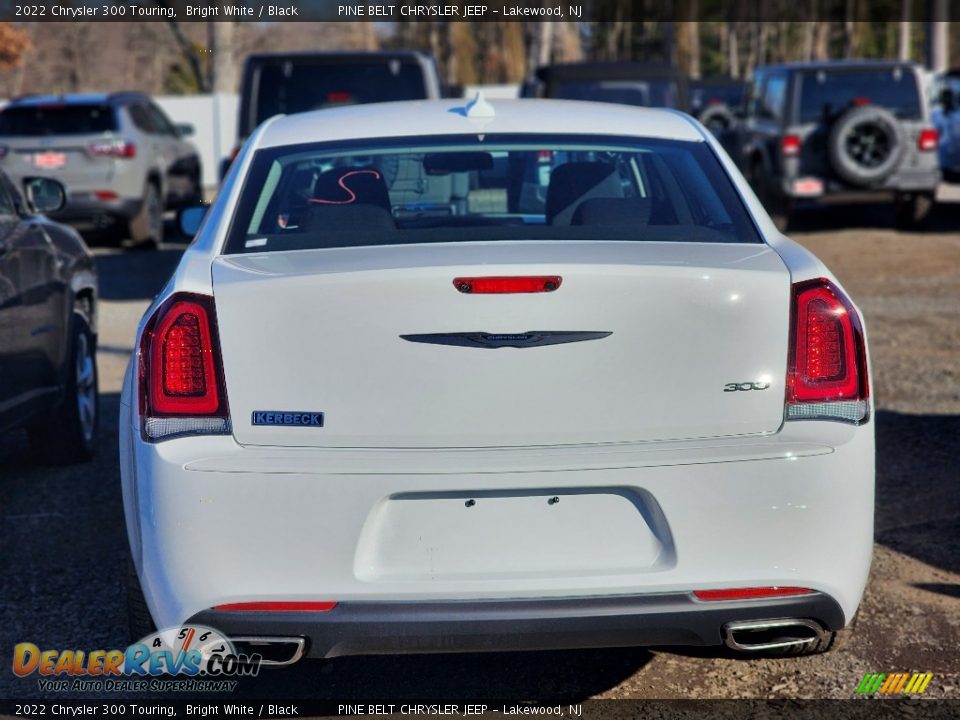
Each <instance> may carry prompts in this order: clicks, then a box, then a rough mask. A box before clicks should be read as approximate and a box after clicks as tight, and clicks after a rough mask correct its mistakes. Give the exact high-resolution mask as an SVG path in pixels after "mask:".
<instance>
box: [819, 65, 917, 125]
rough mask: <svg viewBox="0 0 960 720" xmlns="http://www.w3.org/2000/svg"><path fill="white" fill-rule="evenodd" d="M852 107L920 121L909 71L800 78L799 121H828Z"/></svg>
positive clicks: (846, 72)
mask: <svg viewBox="0 0 960 720" xmlns="http://www.w3.org/2000/svg"><path fill="white" fill-rule="evenodd" d="M854 105H877V106H879V107H882V108H885V109H887V110H889V111H891V112H892V113H893V114H894V115H896V116H897V117H898V118H901V119H903V120H920V119H921V117H922V116H921V107H920V90H919V88H918V87H917V79H916V76H915V74H914V73H913V72H911V71H910V70H909V69H906V68H901V67H892V68H878V69H869V70H842V71H837V70H830V71H826V70H817V71H807V72H804V73H802V74H801V75H800V121H801V122H817V121H819V120H821V119H831V118H833V117H836V116H837V115H839V114H840V113H842V112H844V111H845V110H847V109H848V108H850V107H852V106H854Z"/></svg>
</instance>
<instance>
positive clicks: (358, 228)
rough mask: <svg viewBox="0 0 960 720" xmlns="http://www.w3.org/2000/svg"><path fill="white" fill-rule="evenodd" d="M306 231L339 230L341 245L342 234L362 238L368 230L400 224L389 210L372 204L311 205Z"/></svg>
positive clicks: (387, 228)
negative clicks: (394, 219)
mask: <svg viewBox="0 0 960 720" xmlns="http://www.w3.org/2000/svg"><path fill="white" fill-rule="evenodd" d="M301 227H302V229H303V230H304V231H305V232H315V233H331V234H332V233H338V234H341V237H339V238H337V245H338V246H339V245H344V244H348V243H344V242H343V237H342V234H349V235H352V236H355V237H356V238H357V239H358V240H362V239H363V237H364V236H365V235H366V234H367V233H371V232H383V231H388V230H391V231H392V230H396V229H397V225H396V223H395V222H394V221H393V216H392V215H391V214H390V211H389V210H385V209H384V208H382V207H380V206H379V205H371V204H370V203H351V204H349V205H315V204H311V205H310V207H309V208H308V209H307V212H306V215H305V217H304V219H303V223H302V225H301Z"/></svg>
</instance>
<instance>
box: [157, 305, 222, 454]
mask: <svg viewBox="0 0 960 720" xmlns="http://www.w3.org/2000/svg"><path fill="white" fill-rule="evenodd" d="M139 361H140V367H139V377H140V415H141V418H142V428H143V435H144V437H145V438H146V439H147V440H160V439H163V438H167V437H172V436H176V435H209V434H225V433H229V432H230V413H229V411H228V408H227V395H226V391H225V389H224V383H223V370H222V364H221V361H220V345H219V341H218V339H217V321H216V312H215V309H214V304H213V298H212V297H209V296H206V295H193V294H190V293H178V294H176V295H173V296H171V297H170V298H169V299H168V300H167V301H166V302H164V303H163V304H162V305H161V306H160V307H159V308H158V310H157V311H156V313H154V315H153V317H152V318H151V319H150V320H149V322H148V323H147V326H146V328H145V329H144V332H143V338H142V340H141V343H140V355H139Z"/></svg>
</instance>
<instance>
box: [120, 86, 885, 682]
mask: <svg viewBox="0 0 960 720" xmlns="http://www.w3.org/2000/svg"><path fill="white" fill-rule="evenodd" d="M456 104H457V103H456V102H455V101H446V102H444V101H424V102H416V103H394V104H384V105H365V106H357V107H344V108H338V109H331V110H323V111H320V112H311V113H304V114H299V115H294V116H289V117H276V118H273V119H271V120H269V121H268V122H266V123H264V124H263V125H262V126H261V127H260V128H259V129H258V130H257V131H256V132H255V133H254V134H253V135H252V136H251V138H250V139H249V141H248V142H247V143H246V146H245V147H244V149H243V150H242V152H241V153H240V155H239V156H238V158H237V160H236V162H235V163H234V166H233V169H232V170H231V172H230V175H229V177H228V178H227V179H226V181H225V184H224V185H223V188H222V190H221V192H220V195H219V197H218V198H217V200H216V201H215V202H214V203H213V206H212V207H211V208H210V210H209V212H208V213H207V215H206V217H205V219H204V221H203V224H202V226H201V227H200V228H199V230H198V231H197V235H196V239H195V240H194V242H193V244H192V245H191V246H190V247H189V248H188V249H187V251H186V252H185V253H184V256H183V259H182V261H181V262H180V265H179V267H178V268H177V270H176V272H175V273H174V275H173V276H172V278H171V279H170V281H169V283H168V284H167V286H166V288H165V289H164V290H163V291H162V292H161V293H160V295H159V296H158V297H157V299H156V300H155V302H154V303H153V305H152V306H151V307H150V309H149V310H148V311H147V313H146V315H145V317H144V319H143V321H142V323H141V325H140V328H139V331H138V337H137V345H136V348H137V349H136V353H135V355H134V358H133V362H132V363H131V364H130V369H129V370H128V372H127V376H126V379H125V382H124V389H123V397H122V403H121V423H120V427H121V435H120V452H121V457H122V475H123V497H124V509H125V514H126V524H127V531H128V535H129V540H130V546H131V550H132V558H133V562H132V572H131V592H130V597H131V600H130V602H131V608H130V609H131V615H132V617H133V618H134V621H135V622H134V624H135V625H137V628H136V630H137V632H146V631H147V630H148V629H149V628H148V625H149V623H150V622H151V621H152V622H153V623H154V624H155V625H157V626H159V627H162V628H166V627H171V626H179V625H180V624H183V623H187V622H189V623H194V624H198V625H203V626H208V627H213V628H217V629H218V630H219V631H222V632H223V634H224V635H226V636H228V637H233V638H234V639H242V640H239V641H238V642H249V643H254V642H259V643H262V644H261V645H260V647H261V648H267V649H268V650H269V652H270V653H272V657H273V658H274V660H275V662H278V663H288V662H292V661H293V660H295V659H298V658H299V657H301V656H309V657H333V656H338V655H350V654H366V653H370V654H375V653H404V652H431V651H441V652H442V651H467V650H471V651H472V650H516V649H544V648H561V647H562V648H566V647H570V648H573V647H605V646H630V645H668V644H681V645H721V644H724V643H725V644H726V645H727V646H729V647H731V648H734V649H736V650H743V651H751V650H753V651H757V650H762V651H768V652H769V651H772V652H781V653H791V654H807V653H813V652H820V651H823V650H825V649H826V648H828V647H829V646H830V644H831V642H832V640H833V638H834V636H835V634H836V632H837V631H839V630H840V629H841V628H843V627H844V626H845V625H847V624H848V623H850V621H851V619H852V618H853V616H854V613H855V612H856V610H857V606H858V604H859V602H860V598H861V595H862V593H863V590H864V586H865V583H866V580H867V574H868V570H869V566H870V558H871V550H872V535H873V532H872V531H873V495H874V430H873V423H872V422H871V415H872V409H873V408H872V404H871V400H870V393H869V386H868V379H867V375H868V359H867V347H866V338H865V335H864V328H863V324H862V322H861V320H860V317H859V313H858V311H857V309H856V307H855V306H854V305H853V304H852V302H851V301H850V299H849V298H848V297H847V295H846V294H845V293H844V291H843V289H842V288H841V287H840V284H839V283H838V282H837V281H836V279H834V277H833V276H832V275H831V274H830V272H829V270H827V269H826V268H825V267H824V266H823V264H822V263H821V262H820V261H819V260H818V259H817V258H816V257H814V256H813V255H811V254H810V253H809V252H807V251H806V250H805V249H803V248H802V247H800V246H799V245H797V244H795V243H794V242H792V241H790V240H789V239H787V238H786V237H784V236H783V235H781V234H779V233H778V232H777V230H776V229H775V228H774V226H773V224H772V223H771V221H770V219H769V218H768V216H767V214H766V213H765V212H764V210H763V207H762V206H761V205H760V203H759V202H758V200H757V198H756V197H755V196H754V194H753V193H752V192H751V191H750V189H749V187H748V185H747V183H746V182H745V181H744V179H743V178H742V177H741V175H740V173H739V172H738V171H737V169H736V168H735V167H734V164H733V163H732V162H731V161H730V159H729V158H728V157H727V155H726V154H725V153H724V151H723V150H722V149H721V148H720V147H719V145H718V144H717V142H716V141H715V140H714V139H713V136H712V135H711V134H710V133H709V132H707V131H706V130H704V128H703V127H702V126H701V125H700V124H698V123H697V122H695V121H693V120H691V119H690V118H689V117H687V116H686V115H683V114H680V113H677V112H673V111H668V110H651V109H636V108H629V107H618V106H615V105H609V104H603V105H598V104H590V103H577V102H562V101H536V100H529V101H504V102H498V103H495V104H494V105H491V104H489V103H487V102H485V101H484V100H483V99H482V98H478V99H477V100H475V101H474V102H473V103H470V104H468V105H466V106H464V107H456ZM141 589H142V592H141Z"/></svg>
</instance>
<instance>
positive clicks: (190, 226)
mask: <svg viewBox="0 0 960 720" xmlns="http://www.w3.org/2000/svg"><path fill="white" fill-rule="evenodd" d="M209 209H210V206H209V205H194V206H193V207H188V208H184V209H183V210H181V211H180V212H179V213H178V214H177V225H179V226H180V232H182V233H183V234H184V235H186V236H187V237H193V236H194V235H196V234H197V231H198V230H199V229H200V226H201V225H202V224H203V219H204V218H205V217H206V216H207V210H209Z"/></svg>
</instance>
